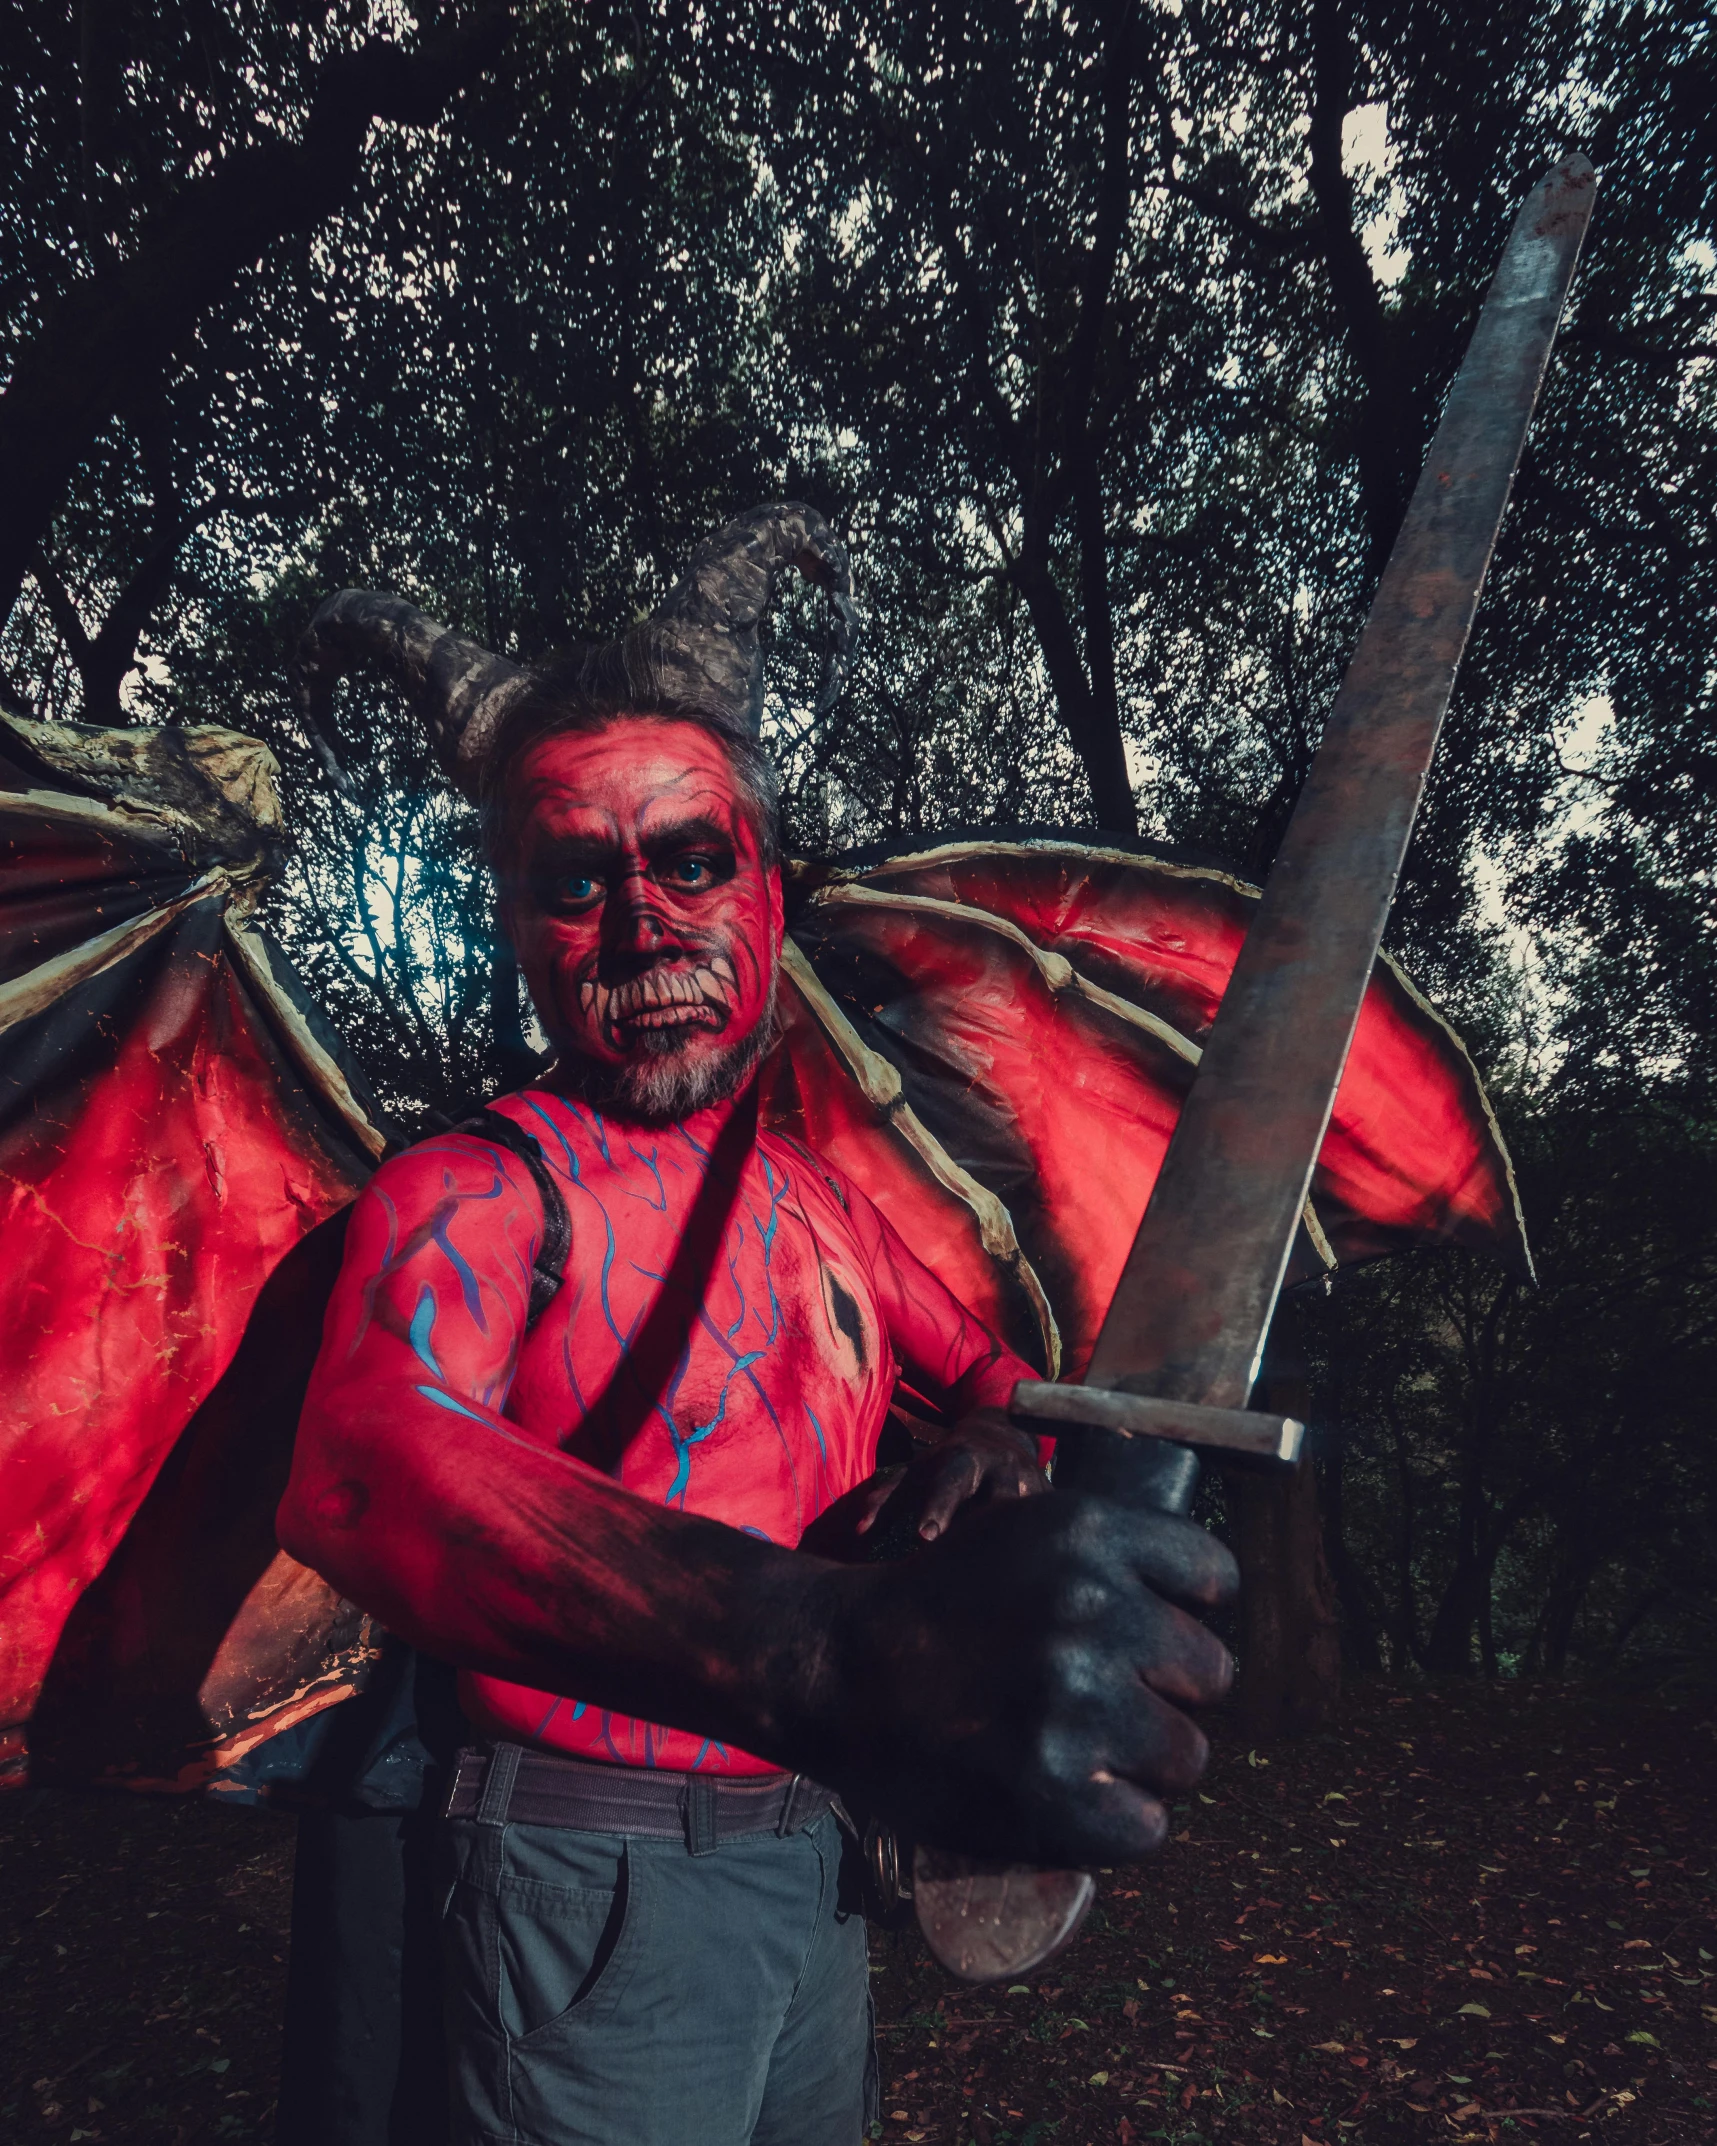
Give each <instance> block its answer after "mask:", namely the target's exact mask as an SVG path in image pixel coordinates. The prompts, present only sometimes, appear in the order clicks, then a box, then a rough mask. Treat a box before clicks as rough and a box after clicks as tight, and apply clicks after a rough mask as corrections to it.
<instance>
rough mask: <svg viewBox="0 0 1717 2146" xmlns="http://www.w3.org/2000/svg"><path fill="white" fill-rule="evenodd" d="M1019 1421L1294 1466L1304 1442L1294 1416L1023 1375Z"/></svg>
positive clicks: (1015, 1397)
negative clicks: (1159, 1440) (1162, 1441)
mask: <svg viewBox="0 0 1717 2146" xmlns="http://www.w3.org/2000/svg"><path fill="white" fill-rule="evenodd" d="M1008 1413H1009V1414H1010V1415H1011V1416H1013V1417H1014V1418H1015V1419H1016V1420H1017V1421H1019V1422H1021V1423H1031V1424H1084V1425H1087V1426H1089V1427H1090V1428H1091V1429H1092V1430H1101V1431H1118V1432H1119V1433H1120V1434H1121V1436H1122V1437H1123V1438H1163V1439H1167V1440H1168V1441H1170V1443H1172V1444H1174V1445H1177V1446H1191V1447H1192V1448H1193V1449H1194V1450H1195V1451H1199V1452H1217V1453H1235V1454H1243V1455H1245V1456H1247V1457H1248V1458H1250V1459H1253V1460H1263V1461H1275V1462H1278V1463H1280V1464H1283V1465H1285V1466H1288V1467H1292V1466H1293V1465H1294V1464H1295V1463H1296V1462H1297V1461H1298V1460H1299V1458H1300V1454H1301V1451H1302V1449H1303V1448H1304V1445H1305V1438H1306V1427H1305V1425H1304V1424H1303V1423H1296V1422H1295V1420H1294V1418H1293V1417H1292V1416H1271V1415H1266V1414H1264V1413H1263V1412H1262V1411H1260V1410H1257V1409H1250V1408H1205V1407H1203V1406H1201V1405H1200V1404H1199V1403H1197V1402H1193V1401H1164V1400H1162V1399H1160V1398H1159V1397H1158V1396H1157V1395H1155V1394H1145V1393H1129V1392H1128V1391H1127V1389H1126V1387H1125V1385H1120V1386H1052V1385H1050V1384H1048V1383H1047V1382H1045V1381H1042V1380H1036V1379H1021V1381H1020V1382H1019V1384H1018V1385H1017V1386H1016V1387H1015V1388H1014V1390H1013V1394H1012V1397H1011V1399H1010V1400H1009V1403H1008Z"/></svg>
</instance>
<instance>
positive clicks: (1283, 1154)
mask: <svg viewBox="0 0 1717 2146" xmlns="http://www.w3.org/2000/svg"><path fill="white" fill-rule="evenodd" d="M1595 184H1596V176H1595V174H1594V172H1593V169H1592V166H1591V165H1590V164H1589V163H1588V162H1587V161H1586V159H1585V158H1584V157H1582V156H1570V157H1567V158H1566V159H1564V161H1563V162H1562V163H1560V164H1558V165H1557V166H1556V167H1555V169H1554V170H1553V171H1551V172H1550V173H1549V174H1548V176H1547V177H1546V178H1545V179H1544V180H1543V181H1542V182H1541V183H1540V184H1539V185H1538V186H1537V187H1535V188H1534V189H1533V191H1532V193H1531V194H1530V195H1529V196H1528V197H1527V199H1526V202H1525V204H1524V206H1523V207H1522V208H1521V210H1520V213H1519V215H1518V216H1517V217H1516V219H1515V223H1514V228H1513V230H1512V232H1511V233H1510V234H1509V239H1508V244H1507V246H1506V247H1505V248H1504V250H1503V255H1502V260H1501V262H1500V264H1499V265H1498V268H1497V271H1496V275H1495V277H1494V279H1493V280H1492V283H1491V286H1490V290H1489V292H1488V293H1487V295H1486V298H1485V302H1484V309H1483V311H1482V312H1481V313H1480V315H1479V320H1478V325H1477V327H1476V328H1475V329H1474V330H1473V338H1472V341H1471V343H1470V344H1469V345H1468V348H1467V354H1466V357H1465V360H1464V361H1463V363H1462V365H1461V369H1460V372H1459V374H1458V376H1457V377H1456V380H1455V384H1454V387H1453V388H1452V390H1451V391H1450V394H1449V400H1448V404H1447V407H1446V408H1445V410H1444V412H1443V421H1442V423H1441V425H1440V426H1439V427H1438V428H1437V436H1436V438H1435V439H1434V440H1433V441H1432V443H1431V451H1430V454H1429V456H1428V457H1427V459H1426V463H1425V468H1424V472H1423V474H1422V475H1421V477H1420V479H1419V483H1418V487H1417V489H1416V490H1415V492H1414V494H1413V498H1412V502H1411V504H1410V505H1409V507H1408V509H1407V516H1406V519H1405V521H1404V522H1403V523H1402V526H1401V531H1400V534H1399V536H1398V537H1397V539H1396V542H1395V548H1394V551H1393V552H1392V553H1391V555H1390V559H1389V564H1388V566H1387V567H1386V569H1385V570H1384V574H1383V579H1382V581H1381V582H1380V584H1379V586H1378V590H1377V595H1376V598H1375V600H1374V602H1373V604H1372V606H1371V613H1370V616H1369V617H1368V618H1367V620H1366V624H1365V631H1364V632H1363V634H1362V635H1361V636H1360V641H1359V646H1358V648H1357V649H1356V650H1355V652H1354V657H1353V661H1352V663H1351V665H1350V666H1349V668H1348V673H1347V676H1346V678H1345V679H1344V681H1343V683H1342V687H1341V690H1340V692H1339V693H1338V694H1337V696H1336V700H1335V705H1334V706H1333V707H1332V708H1331V710H1330V714H1329V720H1328V723H1327V724H1326V726H1325V729H1324V735H1323V741H1322V743H1321V744H1320V745H1319V747H1318V751H1317V757H1316V758H1315V759H1314V761H1313V762H1312V767H1311V773H1310V774H1309V776H1308V777H1307V780H1306V785H1305V788H1304V789H1303V790H1302V792H1301V793H1300V799H1299V803H1298V804H1297V805H1296V807H1295V808H1294V815H1293V818H1292V820H1291V821H1290V822H1289V825H1288V830H1287V833H1286V835H1285V836H1284V837H1283V841H1282V846H1281V849H1280V851H1279V853H1278V855H1277V858H1276V862H1275V866H1274V868H1273V869H1272V871H1271V873H1270V876H1269V879H1268V881H1267V883H1266V885H1265V887H1264V892H1263V896H1262V898H1261V900H1260V901H1259V904H1258V908H1257V911H1256V914H1255V916H1254V918H1253V922H1252V927H1251V929H1250V931H1249V932H1248V933H1247V936H1246V941H1245V944H1244V945H1243V946H1242V948H1241V950H1240V958H1239V960H1238V961H1237V962H1236V963H1235V966H1234V973H1233V975H1232V977H1231V978H1230V980H1229V984H1228V989H1227V992H1226V994H1225V995H1224V997H1223V1000H1222V1004H1221V1007H1220V1009H1219V1010H1218V1013H1217V1016H1216V1020H1215V1023H1214V1025H1213V1027H1212V1028H1211V1031H1210V1036H1209V1040H1208V1041H1207V1043H1206V1045H1205V1048H1204V1053H1203V1057H1202V1059H1201V1061H1200V1063H1199V1067H1198V1072H1197V1074H1196V1076H1195V1078H1194V1080H1193V1082H1192V1086H1191V1089H1190V1090H1189V1092H1188V1094H1187V1098H1186V1102H1185V1104H1184V1106H1183V1107H1182V1110H1181V1114H1180V1119H1179V1122H1178V1124H1177V1125H1176V1127H1175V1131H1174V1137H1173V1138H1172V1140H1171V1141H1170V1142H1169V1146H1168V1152H1167V1154H1166V1155H1165V1156H1164V1158H1163V1166H1162V1171H1161V1174H1160V1175H1159V1177H1158V1179H1157V1182H1156V1186H1155V1188H1154V1190H1153V1191H1152V1194H1151V1199H1150V1204H1149V1206H1148V1207H1147V1209H1146V1211H1145V1217H1144V1220H1143V1221H1142V1222H1141V1223H1140V1225H1139V1232H1138V1235H1137V1236H1136V1237H1135V1239H1134V1240H1133V1249H1132V1252H1131V1253H1130V1255H1129V1256H1128V1259H1127V1264H1126V1266H1125V1268H1124V1269H1123V1271H1122V1275H1121V1279H1120V1283H1119V1285H1118V1287H1117V1288H1116V1291H1115V1296H1114V1301H1113V1302H1112V1303H1111V1304H1110V1306H1109V1312H1108V1316H1107V1317H1106V1318H1105V1320H1104V1322H1103V1326H1102V1330H1101V1332H1100V1333H1099V1335H1098V1337H1097V1345H1096V1348H1095V1350H1094V1351H1093V1353H1092V1357H1091V1362H1090V1366H1089V1368H1088V1370H1087V1372H1086V1375H1085V1383H1084V1384H1083V1385H1080V1386H1071V1385H1069V1386H1055V1385H1023V1384H1022V1385H1020V1386H1018V1387H1016V1388H1015V1390H1014V1395H1013V1404H1012V1406H1013V1414H1014V1415H1015V1416H1016V1417H1017V1418H1019V1419H1020V1420H1022V1421H1025V1422H1028V1423H1030V1424H1031V1425H1032V1426H1033V1427H1034V1428H1044V1429H1049V1430H1053V1432H1054V1433H1055V1435H1056V1439H1057V1446H1056V1464H1055V1477H1056V1482H1057V1484H1058V1485H1059V1486H1060V1487H1063V1488H1072V1489H1078V1490H1080V1491H1084V1492H1087V1493H1094V1494H1096V1495H1098V1496H1101V1497H1107V1498H1111V1499H1115V1500H1117V1501H1119V1502H1120V1503H1123V1504H1127V1505H1132V1506H1138V1507H1145V1508H1148V1509H1150V1510H1153V1511H1157V1512H1167V1513H1185V1512H1186V1511H1187V1510H1188V1508H1189V1507H1190V1506H1191V1504H1192V1496H1193V1490H1194V1487H1195V1485H1196V1483H1197V1480H1198V1459H1197V1449H1199V1448H1213V1449H1215V1450H1217V1451H1220V1452H1226V1453H1241V1454H1250V1455H1253V1456H1257V1457H1262V1458H1264V1459H1266V1460H1274V1461H1277V1462H1280V1463H1292V1462H1295V1461H1297V1460H1298V1458H1299V1451H1300V1441H1301V1435H1302V1427H1301V1426H1300V1425H1299V1424H1298V1423H1295V1422H1293V1421H1291V1420H1290V1419H1288V1418H1286V1417H1282V1416H1269V1415H1263V1414H1259V1413H1253V1412H1249V1411H1248V1410H1247V1408H1246V1402H1247V1399H1248V1397H1249V1395H1250V1394H1251V1391H1252V1385H1253V1381H1254V1379H1255V1378H1256V1377H1257V1375H1258V1366H1259V1361H1260V1358H1261V1357H1262V1354H1263V1348H1264V1338H1265V1335H1266V1334H1267V1332H1268V1331H1269V1326H1270V1320H1271V1317H1272V1315H1273V1313H1274V1311H1275V1308H1276V1299H1277V1296H1278V1295H1279V1293H1280V1290H1281V1287H1282V1277H1283V1274H1284V1272H1285V1270H1286V1267H1287V1263H1288V1254H1289V1251H1290V1249H1291V1248H1292V1244H1293V1239H1294V1233H1295V1230H1296V1229H1297V1227H1298V1225H1299V1221H1300V1216H1301V1214H1302V1212H1303V1211H1304V1208H1305V1203H1306V1196H1307V1193H1308V1191H1309V1189H1310V1186H1311V1178H1312V1169H1313V1166H1314V1164H1315V1163H1316V1161H1317V1157H1318V1151H1319V1149H1320V1148H1321V1147H1322V1145H1323V1138H1324V1132H1325V1130H1326V1128H1327V1126H1328V1124H1329V1116H1330V1110H1331V1106H1332V1105H1333V1103H1334V1101H1335V1094H1336V1089H1337V1086H1338V1085H1339V1083H1340V1080H1341V1075H1342V1068H1343V1066H1344V1065H1345V1063H1346V1060H1347V1053H1348V1047H1349V1045H1350V1043H1351V1042H1352V1040H1353V1031H1354V1025H1355V1023H1356V1022H1357V1020H1358V1018H1359V1011H1360V1005H1361V1002H1362V1000H1363V999H1364V996H1365V989H1366V985H1367V983H1368V982H1369V980H1370V976H1371V968H1372V963H1373V961H1374V960H1375V958H1376V955H1377V949H1378V945H1379V942H1380V941H1381V939H1382V936H1383V927H1384V924H1385V922H1386V921H1387V919H1388V916H1389V905H1390V902H1391V900H1392V899H1393V897H1394V893H1395V884H1396V880H1397V878H1398V877H1399V874H1400V871H1401V865H1402V860H1403V859H1404V857H1405V856H1406V853H1407V842H1408V837H1409V836H1410V834H1411V833H1412V828H1413V817H1414V814H1415V813H1416V812H1417V810H1418V806H1419V800H1420V797H1421V795H1422V794H1423V791H1424V787H1425V779H1426V776H1427V775H1428V773H1429V772H1430V766H1431V756H1432V754H1433V752H1434V751H1435V749H1436V744H1437V733H1438V731H1439V729H1440V728H1441V726H1442V721H1443V715H1444V711H1445V710H1446V709H1447V707H1448V705H1449V696H1450V694H1451V693H1452V692H1453V690H1454V683H1455V673H1456V670H1457V668H1458V667H1459V664H1460V660H1461V653H1462V651H1463V649H1464V648H1465V647H1466V642H1467V636H1468V633H1469V632H1470V630H1471V627H1472V622H1473V614H1474V612H1475V611H1476V610H1477V608H1478V600H1479V592H1480V590H1481V589H1482V587H1483V585H1484V577H1485V570H1486V568H1487V567H1488V565H1489V564H1490V556H1491V552H1492V550H1493V548H1494V546H1495V543H1496V537H1497V531H1498V529H1499V528H1500V526H1501V523H1502V517H1503V512H1504V509H1505V508H1506V507H1507V505H1508V494H1509V488H1510V486H1511V485H1512V483H1513V480H1514V472H1515V468H1516V465H1517V464H1518V462H1519V460H1520V452H1521V448H1522V446H1523V445H1524V443H1525V440H1526V432H1527V427H1528V425H1529V424H1530V422H1531V418H1532V411H1533V406H1534V404H1535V403H1536V402H1537V399H1538V390H1539V387H1540V384H1541V383H1542V381H1543V378H1544V372H1545V367H1546V365H1547V363H1548V361H1549V357H1550V346H1551V343H1552V342H1553V340H1554V338H1555V334H1556V327H1557V323H1558V321H1559V320H1560V318H1561V315H1562V309H1563V306H1564V304H1565V302H1566V300H1567V296H1568V290H1569V286H1570V284H1571V283H1572V281H1573V277H1574V269H1575V264H1576V262H1577V261H1578V259H1579V253H1580V245H1581V241H1582V240H1583V238H1584V237H1585V233H1586V226H1587V223H1588V221H1589V220H1590V217H1591V210H1592V199H1593V192H1594V187H1595ZM913 1891H914V1904H915V1907H916V1909H917V1914H918V1920H919V1925H920V1927H921V1928H922V1930H923V1932H924V1935H925V1938H926V1940H927V1942H928V1944H929V1946H930V1950H931V1952H932V1953H933V1954H934V1955H935V1956H936V1958H937V1959H938V1960H939V1961H940V1962H941V1963H942V1965H943V1966H944V1967H947V1968H948V1969H950V1970H951V1971H952V1972H953V1973H954V1974H956V1975H958V1976H960V1977H961V1978H962V1979H963V1980H965V1981H970V1982H988V1981H994V1980H996V1979H998V1978H1001V1977H1003V1976H1007V1975H1014V1974H1020V1973H1024V1972H1027V1971H1029V1970H1030V1969H1031V1968H1033V1967H1035V1966H1037V1965H1039V1964H1041V1962H1042V1961H1043V1960H1045V1959H1047V1958H1048V1957H1049V1955H1050V1954H1051V1953H1052V1952H1054V1951H1055V1950H1056V1949H1057V1948H1058V1947H1059V1946H1061V1945H1062V1944H1065V1943H1066V1942H1067V1940H1068V1939H1069V1938H1070V1937H1071V1936H1072V1935H1073V1933H1074V1932H1075V1931H1076V1930H1077V1929H1078V1927H1079V1924H1080V1923H1081V1922H1082V1921H1083V1919H1084V1916H1085V1912H1086V1909H1087V1908H1088V1907H1089V1905H1090V1902H1091V1899H1092V1897H1093V1893H1094V1887H1093V1884H1092V1880H1091V1878H1090V1875H1089V1874H1088V1873H1086V1872H1083V1871H1049V1870H1036V1869H1032V1868H1030V1867H1027V1866H1024V1865H1005V1866H1004V1865H998V1864H994V1863H987V1864H986V1863H976V1862H972V1861H970V1860H968V1859H966V1858H963V1857H957V1856H954V1855H950V1854H947V1853H945V1852H943V1851H940V1850H935V1849H928V1848H920V1849H919V1850H918V1851H917V1853H916V1855H915V1858H914V1872H913Z"/></svg>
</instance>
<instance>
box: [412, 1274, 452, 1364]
mask: <svg viewBox="0 0 1717 2146" xmlns="http://www.w3.org/2000/svg"><path fill="white" fill-rule="evenodd" d="M409 1331H410V1334H411V1346H412V1349H413V1352H414V1353H415V1355H416V1357H417V1360H418V1362H419V1363H420V1364H421V1365H422V1366H423V1368H424V1369H425V1370H426V1371H427V1372H428V1373H429V1375H430V1377H431V1378H436V1379H441V1380H443V1381H445V1379H446V1377H447V1374H446V1372H445V1371H443V1370H442V1368H441V1366H440V1365H439V1364H438V1363H437V1362H436V1360H435V1291H434V1290H433V1289H432V1288H431V1287H430V1286H429V1284H428V1283H427V1282H425V1283H424V1285H423V1287H422V1288H421V1289H420V1290H419V1291H418V1293H417V1309H416V1311H414V1312H413V1313H412V1315H411V1327H410V1329H409Z"/></svg>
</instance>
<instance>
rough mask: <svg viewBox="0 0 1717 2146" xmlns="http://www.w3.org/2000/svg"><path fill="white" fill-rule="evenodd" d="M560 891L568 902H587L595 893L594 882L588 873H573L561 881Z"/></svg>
mask: <svg viewBox="0 0 1717 2146" xmlns="http://www.w3.org/2000/svg"><path fill="white" fill-rule="evenodd" d="M560 891H561V893H562V894H563V895H564V896H565V898H566V899H567V900H568V901H569V902H587V901H589V899H590V897H591V896H592V895H593V894H594V893H595V892H596V881H595V880H594V879H593V878H592V877H591V875H590V874H589V873H588V872H573V873H571V874H570V875H569V876H568V877H567V878H565V879H563V880H562V881H561V883H560Z"/></svg>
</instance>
